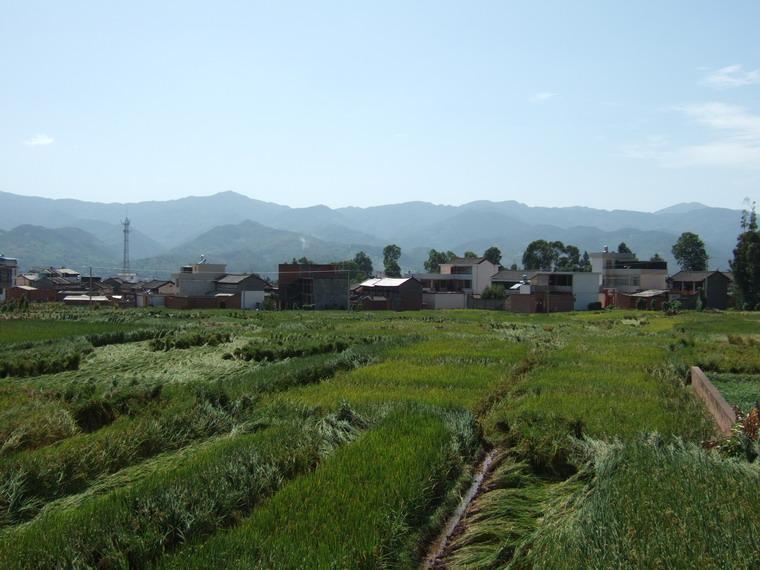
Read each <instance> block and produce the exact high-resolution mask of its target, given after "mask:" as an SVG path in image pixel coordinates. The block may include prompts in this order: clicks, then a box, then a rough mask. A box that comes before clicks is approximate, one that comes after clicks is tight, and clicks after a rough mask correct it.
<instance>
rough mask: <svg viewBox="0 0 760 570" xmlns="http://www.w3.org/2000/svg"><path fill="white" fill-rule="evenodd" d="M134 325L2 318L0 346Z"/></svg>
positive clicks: (103, 331) (88, 333)
mask: <svg viewBox="0 0 760 570" xmlns="http://www.w3.org/2000/svg"><path fill="white" fill-rule="evenodd" d="M135 326H136V325H134V324H129V323H109V322H90V321H58V320H2V321H0V346H2V345H4V344H16V343H21V342H35V341H44V340H55V339H60V338H70V337H75V336H84V335H90V334H101V333H110V332H115V331H124V332H126V331H130V330H133V329H134V328H135Z"/></svg>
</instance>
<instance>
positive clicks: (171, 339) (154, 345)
mask: <svg viewBox="0 0 760 570" xmlns="http://www.w3.org/2000/svg"><path fill="white" fill-rule="evenodd" d="M225 342H230V333H223V332H218V331H209V332H203V331H193V332H186V333H178V334H174V335H167V336H159V337H156V338H154V339H153V340H151V341H150V349H151V350H153V351H158V350H163V351H167V350H173V349H175V348H177V349H187V348H191V347H193V346H218V345H220V344H222V343H225Z"/></svg>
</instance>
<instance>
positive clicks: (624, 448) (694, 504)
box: [518, 437, 760, 569]
mask: <svg viewBox="0 0 760 570" xmlns="http://www.w3.org/2000/svg"><path fill="white" fill-rule="evenodd" d="M580 447H581V449H582V451H583V454H584V455H585V461H586V469H587V470H588V473H587V476H588V482H587V483H586V484H585V485H584V486H582V487H579V488H577V489H576V490H575V491H574V492H573V493H572V494H571V495H570V496H569V497H567V498H565V499H563V500H561V501H555V502H554V504H552V505H551V507H550V508H549V509H548V510H547V512H546V514H545V520H546V522H545V524H543V525H541V526H540V527H538V529H537V531H536V533H535V535H534V536H533V537H532V540H531V542H530V550H529V551H527V552H526V553H525V558H524V559H521V560H522V562H521V564H520V565H518V566H520V567H522V566H529V567H530V566H533V567H539V566H540V567H555V568H559V567H562V568H600V569H601V568H621V567H647V568H686V567H697V568H716V569H718V568H755V567H757V565H758V564H760V533H758V519H757V507H758V505H760V465H758V464H757V463H755V464H752V465H749V464H746V463H742V462H737V461H725V460H723V459H721V458H720V457H719V456H718V455H716V454H714V453H711V452H708V451H705V450H703V449H701V448H699V447H698V446H695V445H693V444H685V443H682V442H679V441H675V442H672V443H665V442H663V441H662V440H661V439H659V438H657V437H654V438H651V439H649V440H642V439H639V440H637V441H635V442H631V443H629V444H627V445H623V444H621V443H611V444H608V443H599V442H593V441H590V442H588V443H585V444H582V445H581V446H580Z"/></svg>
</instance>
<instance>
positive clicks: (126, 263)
mask: <svg viewBox="0 0 760 570" xmlns="http://www.w3.org/2000/svg"><path fill="white" fill-rule="evenodd" d="M121 225H122V227H123V228H124V230H123V231H124V257H123V259H122V262H121V272H122V273H125V274H126V273H129V218H124V220H123V221H122V222H121Z"/></svg>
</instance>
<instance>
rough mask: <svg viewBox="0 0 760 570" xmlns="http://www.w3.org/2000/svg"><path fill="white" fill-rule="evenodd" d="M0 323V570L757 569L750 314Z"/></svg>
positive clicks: (137, 314) (441, 314) (110, 316)
mask: <svg viewBox="0 0 760 570" xmlns="http://www.w3.org/2000/svg"><path fill="white" fill-rule="evenodd" d="M5 317H6V318H5V320H0V567H2V568H6V569H12V568H101V569H102V568H127V567H129V568H143V567H151V568H183V569H184V568H199V569H200V568H216V567H222V568H226V569H234V568H357V567H359V568H379V567H387V568H412V567H419V566H420V564H422V563H423V561H424V560H425V559H426V555H427V554H428V552H429V551H430V548H431V544H432V543H434V542H436V538H437V537H439V534H440V531H441V529H442V528H444V527H445V526H446V524H447V521H449V517H450V516H451V514H452V513H453V512H455V511H456V510H457V508H458V507H460V498H461V497H462V496H463V495H465V493H466V491H467V490H468V488H469V487H470V484H471V481H472V478H473V475H474V473H475V472H476V470H477V469H478V465H479V464H480V462H481V461H482V460H483V458H484V457H485V456H486V454H488V457H489V461H490V460H492V462H491V463H489V465H490V467H489V468H488V469H487V472H486V473H485V475H484V478H483V485H482V487H480V488H479V489H478V492H477V493H476V494H475V497H474V499H473V502H472V503H471V504H469V506H468V508H466V509H464V514H463V516H462V518H461V521H460V522H459V524H457V525H456V529H455V530H454V532H453V533H452V534H451V536H449V537H447V538H446V539H445V541H444V542H443V544H441V543H438V546H440V547H441V548H440V552H439V555H438V556H436V557H435V560H432V561H430V560H428V562H427V564H428V565H430V566H434V567H436V568H503V567H511V568H558V567H562V568H610V567H658V568H678V567H684V568H686V567H688V568H695V567H698V568H751V567H758V565H759V564H760V522H759V521H760V516H759V515H760V513H758V505H760V461H755V460H754V459H755V457H756V455H757V451H758V445H757V442H752V441H744V440H742V441H733V442H732V443H731V444H730V445H729V444H726V443H725V442H720V443H718V444H717V445H715V444H712V445H707V444H706V442H710V441H717V435H716V430H715V426H714V424H713V423H712V420H711V418H710V417H709V416H708V415H707V414H706V413H705V410H704V407H703V406H702V404H701V403H700V402H699V401H698V400H697V399H696V398H695V397H694V395H693V394H692V392H691V388H690V387H689V386H687V385H685V384H684V379H685V378H686V376H687V370H688V367H689V366H691V365H698V366H700V367H702V368H703V370H705V371H706V373H707V374H709V375H710V376H711V377H712V378H714V379H715V382H716V385H717V386H718V387H719V388H720V389H723V388H722V386H723V387H727V392H728V394H729V396H728V397H729V399H730V400H731V402H732V403H737V404H739V405H740V406H745V407H749V406H751V405H752V404H753V402H754V401H756V400H757V399H760V394H758V387H760V383H758V382H757V378H760V376H758V375H760V350H757V347H758V342H760V334H758V333H759V332H760V315H758V314H751V313H739V312H724V313H707V312H705V313H697V312H693V313H692V312H689V313H682V314H680V315H675V316H666V315H663V314H658V313H635V312H630V311H629V312H621V311H600V312H586V313H575V314H564V315H558V314H555V315H514V314H506V313H501V312H487V311H436V312H424V311H423V312H409V313H348V314H347V313H343V312H279V313H278V312H273V313H269V312H255V313H252V312H230V311H200V312H195V313H189V312H184V313H183V312H172V311H165V310H129V311H109V310H94V311H89V310H86V309H60V308H56V307H55V306H44V305H41V306H35V307H33V308H32V310H31V312H28V313H25V314H23V315H11V317H12V318H7V317H8V315H6V316H5ZM745 411H748V410H747V409H745ZM460 510H462V509H461V507H460Z"/></svg>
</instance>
